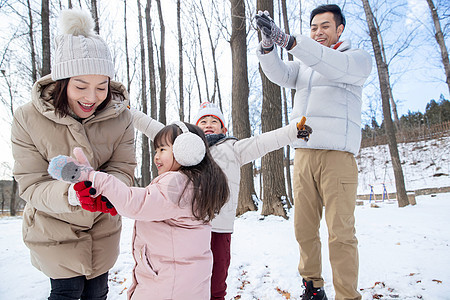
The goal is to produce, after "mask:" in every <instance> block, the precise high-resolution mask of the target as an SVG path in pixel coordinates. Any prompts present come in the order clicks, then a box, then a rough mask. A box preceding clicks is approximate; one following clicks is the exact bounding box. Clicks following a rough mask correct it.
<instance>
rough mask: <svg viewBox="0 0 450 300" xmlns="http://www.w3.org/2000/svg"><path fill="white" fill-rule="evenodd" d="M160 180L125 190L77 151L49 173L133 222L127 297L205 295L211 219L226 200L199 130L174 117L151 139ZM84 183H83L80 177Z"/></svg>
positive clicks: (189, 299) (89, 201) (191, 298)
mask: <svg viewBox="0 0 450 300" xmlns="http://www.w3.org/2000/svg"><path fill="white" fill-rule="evenodd" d="M154 146H155V149H156V154H155V158H154V160H155V164H156V166H157V167H158V175H159V176H158V177H156V178H155V179H154V180H153V181H152V182H151V183H150V185H148V186H147V187H145V188H139V187H128V186H126V185H125V184H123V183H122V182H121V181H119V180H117V179H116V178H114V177H113V176H110V175H108V174H106V173H102V172H96V171H94V170H93V169H92V168H91V167H90V165H89V163H88V162H87V160H86V158H85V157H84V154H83V152H82V151H81V149H77V148H76V149H74V154H75V157H76V158H77V159H78V161H77V160H74V159H73V158H70V157H67V156H61V155H60V156H57V157H55V158H53V159H52V161H51V162H50V166H49V174H50V175H51V176H52V177H54V178H56V179H59V180H63V181H67V182H78V183H77V184H76V185H77V189H78V190H79V192H78V198H79V200H80V202H82V203H84V204H85V205H93V206H95V205H97V203H94V201H95V199H98V198H93V197H91V195H92V194H96V193H97V194H98V193H101V194H102V195H104V196H105V197H106V198H108V199H109V201H110V202H111V203H112V204H113V205H114V206H115V208H116V210H117V212H118V213H119V214H120V215H122V216H125V217H128V218H132V219H135V220H136V222H135V226H134V233H133V256H134V259H135V267H134V269H133V283H132V285H131V287H130V289H129V291H128V298H129V299H133V300H139V299H146V300H147V299H152V300H158V299H161V300H163V299H164V300H166V299H174V300H176V299H180V300H208V299H209V298H210V279H211V272H212V254H211V249H210V238H211V225H210V223H209V221H210V220H211V219H212V218H213V217H214V215H215V214H216V213H218V212H219V210H220V208H221V207H222V206H223V205H224V204H225V202H226V199H227V198H228V194H229V190H228V185H227V181H226V177H225V174H224V173H223V172H222V170H221V169H220V168H219V167H218V165H217V164H216V163H215V162H214V160H213V159H212V157H211V155H210V153H209V150H208V147H207V146H206V139H205V136H204V134H203V131H202V130H201V129H200V128H198V127H197V126H195V125H191V124H187V123H182V122H177V123H175V124H172V125H168V126H166V127H164V128H163V129H162V130H161V131H160V132H159V133H158V134H157V135H156V136H155V139H154ZM85 180H89V181H85Z"/></svg>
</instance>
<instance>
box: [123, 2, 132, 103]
mask: <svg viewBox="0 0 450 300" xmlns="http://www.w3.org/2000/svg"><path fill="white" fill-rule="evenodd" d="M123 27H124V38H125V41H124V42H125V61H126V66H125V67H126V69H127V91H128V94H130V88H131V78H130V55H129V53H128V30H127V0H123Z"/></svg>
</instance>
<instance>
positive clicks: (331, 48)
mask: <svg viewBox="0 0 450 300" xmlns="http://www.w3.org/2000/svg"><path fill="white" fill-rule="evenodd" d="M256 20H257V21H256V22H257V26H258V28H259V29H260V30H261V33H262V42H261V44H260V46H259V47H258V50H257V56H258V59H259V61H260V64H261V68H262V70H263V71H264V74H265V75H266V76H267V77H268V78H269V79H270V80H271V81H272V82H274V83H276V84H278V85H280V86H283V87H286V88H290V89H296V93H295V99H294V107H293V109H292V115H291V122H295V121H297V120H298V118H300V117H301V116H303V115H304V116H306V118H307V119H308V124H309V125H310V126H311V127H312V128H314V134H313V135H311V138H310V140H309V142H308V143H306V142H304V141H302V140H297V141H295V142H294V143H293V144H292V146H293V147H294V148H295V159H294V175H293V181H294V201H295V206H294V207H295V217H294V224H295V234H296V238H297V241H298V244H299V247H300V263H299V267H298V269H299V273H300V275H301V276H302V278H303V284H304V286H305V290H304V293H303V296H302V299H321V300H322V299H327V298H326V295H325V291H324V289H323V286H324V279H323V278H322V264H321V242H320V236H319V225H320V220H321V218H322V211H323V207H325V219H326V222H327V227H328V234H329V239H328V244H329V253H330V263H331V267H332V272H333V285H334V289H335V292H336V298H335V299H361V295H360V293H359V292H358V290H357V284H358V267H359V260H358V249H357V244H358V241H357V239H356V236H355V226H354V224H355V218H354V209H355V203H356V190H357V185H358V169H357V166H356V161H355V158H354V155H356V154H357V153H358V151H359V147H360V142H361V129H360V123H361V95H362V88H363V84H364V82H365V81H366V79H367V77H368V76H369V74H370V72H371V69H372V61H371V57H370V55H369V54H368V53H367V52H366V51H364V50H361V49H351V47H350V42H348V41H342V42H341V41H339V38H340V36H341V34H342V32H343V31H344V28H345V18H344V16H343V14H342V12H341V9H340V8H339V6H337V5H334V4H330V5H321V6H319V7H317V8H316V9H314V10H313V11H312V13H311V18H310V25H311V33H310V37H307V36H304V35H292V36H290V35H287V34H285V33H284V32H282V31H281V29H280V28H278V27H277V26H276V25H275V24H274V22H273V20H272V19H271V18H270V16H269V14H268V13H267V12H261V11H260V12H258V15H257V16H256ZM275 45H278V46H280V47H283V48H285V49H286V50H287V51H288V52H289V53H290V54H292V55H293V56H294V57H295V58H297V60H295V61H290V62H284V61H282V60H281V59H280V57H279V56H278V54H277V51H276V49H275Z"/></svg>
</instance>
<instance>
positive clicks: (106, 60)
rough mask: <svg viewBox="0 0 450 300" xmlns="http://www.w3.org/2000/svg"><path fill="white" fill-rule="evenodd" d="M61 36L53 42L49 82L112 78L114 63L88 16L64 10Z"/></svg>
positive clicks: (82, 11) (81, 12)
mask: <svg viewBox="0 0 450 300" xmlns="http://www.w3.org/2000/svg"><path fill="white" fill-rule="evenodd" d="M59 21H60V30H61V33H62V34H61V35H58V36H57V37H56V38H55V46H56V48H55V53H54V55H53V61H52V79H53V80H55V81H56V80H60V79H65V78H70V77H74V76H80V75H105V76H108V77H109V78H110V79H112V78H113V77H114V63H113V61H112V58H111V53H110V52H109V48H108V46H107V45H106V43H105V41H104V40H103V39H102V38H101V37H100V36H98V35H97V34H95V32H94V20H93V19H92V17H91V15H90V13H89V12H87V11H84V10H81V9H67V10H63V11H62V12H61V15H60V17H59Z"/></svg>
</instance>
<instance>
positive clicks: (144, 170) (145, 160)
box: [137, 0, 151, 186]
mask: <svg viewBox="0 0 450 300" xmlns="http://www.w3.org/2000/svg"><path fill="white" fill-rule="evenodd" d="M137 6H138V21H139V42H140V46H141V104H142V112H143V113H145V114H147V87H146V82H147V78H146V77H147V76H146V71H145V47H144V46H145V44H144V29H143V27H142V13H141V1H140V0H137ZM141 149H142V165H141V186H147V185H149V184H150V182H151V176H150V145H149V141H148V137H147V136H146V135H145V134H142V148H141Z"/></svg>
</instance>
